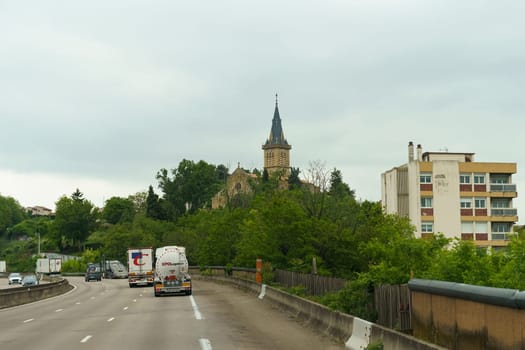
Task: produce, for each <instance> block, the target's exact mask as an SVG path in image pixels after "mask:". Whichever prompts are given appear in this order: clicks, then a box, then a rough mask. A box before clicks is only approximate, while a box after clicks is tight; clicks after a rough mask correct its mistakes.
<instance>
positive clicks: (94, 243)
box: [0, 160, 525, 319]
mask: <svg viewBox="0 0 525 350" xmlns="http://www.w3.org/2000/svg"><path fill="white" fill-rule="evenodd" d="M247 171H248V170H247ZM248 172H250V173H252V174H253V175H254V176H252V177H250V179H251V180H250V181H251V182H250V184H251V188H252V189H253V191H251V192H249V193H237V194H236V195H234V196H232V198H226V199H227V200H226V203H225V206H224V207H222V208H218V209H211V199H212V197H213V196H215V195H216V194H217V193H218V192H219V191H221V190H222V189H224V187H225V184H226V180H227V174H228V169H227V168H226V167H225V166H223V165H218V166H216V165H213V164H209V163H206V162H204V161H202V160H201V161H199V162H194V161H190V160H182V161H181V162H180V163H179V165H178V167H177V168H174V169H171V170H169V171H168V170H166V169H161V170H159V171H158V173H157V177H156V178H157V180H158V184H157V189H158V191H159V192H158V193H156V192H155V190H154V188H153V186H149V189H148V191H147V192H144V193H137V194H134V195H130V196H128V197H127V198H121V197H112V198H110V199H108V200H107V201H106V202H105V205H104V207H103V208H96V207H95V206H94V205H93V204H92V203H91V202H90V201H89V200H88V199H86V198H84V196H83V194H82V192H81V191H80V190H79V189H77V190H76V191H75V192H73V193H72V194H71V195H70V196H69V197H66V196H64V197H61V198H60V199H59V200H58V201H57V203H56V213H55V216H54V217H53V218H37V217H30V216H29V215H28V214H27V213H26V212H25V211H24V209H23V208H21V207H20V205H19V204H18V203H17V202H16V200H14V199H13V198H9V197H2V196H0V249H1V250H0V260H8V266H9V265H11V266H20V268H27V269H30V270H31V269H33V267H31V264H32V263H33V262H32V260H31V259H34V253H35V249H36V246H35V245H36V241H35V239H36V234H37V233H38V234H39V235H40V237H41V249H42V251H56V252H62V253H70V254H74V255H79V256H82V257H84V260H86V261H84V262H87V260H88V259H89V260H95V261H96V260H99V259H102V257H106V258H110V259H118V260H121V261H125V260H126V249H127V248H128V247H139V246H140V247H143V246H152V247H157V246H163V245H182V246H185V247H186V249H187V255H188V259H189V262H190V264H191V265H198V266H210V265H221V266H237V267H254V264H255V260H256V259H257V258H260V259H263V261H265V262H267V264H268V265H269V266H271V267H273V268H280V269H286V270H292V271H299V272H310V271H311V267H312V261H313V260H314V259H315V261H316V265H317V273H318V274H322V275H330V276H335V277H341V278H345V279H348V280H350V281H353V283H351V284H349V286H348V288H346V289H345V290H343V291H341V292H340V293H338V294H337V295H335V296H327V299H326V300H325V301H324V302H325V303H327V304H329V305H331V306H332V307H334V308H337V309H341V310H343V311H347V312H351V313H353V314H354V315H357V316H361V317H365V318H369V319H370V318H372V316H371V315H369V314H367V312H369V311H367V310H365V309H363V305H366V300H367V298H369V294H367V291H370V289H372V288H373V286H375V285H378V284H385V283H386V284H400V283H406V282H407V281H408V280H409V279H410V278H414V277H416V278H427V279H437V280H445V281H452V282H461V283H469V284H475V285H484V286H494V287H503V288H516V289H525V279H524V278H523V277H524V275H525V263H524V261H525V259H524V257H525V240H524V239H523V237H522V235H521V234H517V235H516V237H514V238H513V239H512V240H511V242H510V243H509V246H508V247H507V248H506V249H504V250H501V251H497V252H496V251H493V252H491V253H489V252H487V250H484V249H480V248H477V247H476V246H474V244H473V242H471V241H461V240H452V239H448V238H445V237H444V236H443V235H441V234H439V233H438V234H435V235H433V236H432V237H431V238H428V239H420V238H415V237H414V227H413V226H412V225H411V224H410V222H409V221H408V219H406V218H402V217H398V216H396V215H388V214H386V213H385V212H384V210H383V209H382V207H381V204H380V203H379V202H371V201H367V200H363V201H361V200H357V199H356V196H355V191H354V190H352V189H351V188H350V186H349V185H348V184H346V183H344V182H343V178H342V174H341V172H340V171H339V170H337V169H332V170H331V171H327V170H326V169H325V168H324V165H323V164H322V163H320V162H313V163H311V164H310V168H309V169H307V170H306V172H305V176H304V177H305V179H304V180H301V179H300V177H299V175H300V174H301V171H300V170H299V169H296V168H292V169H291V170H290V175H289V176H287V177H285V176H284V174H283V173H278V172H277V173H272V174H268V173H267V172H266V171H264V170H263V171H258V170H257V169H255V170H252V171H248ZM24 252H31V253H24ZM17 264H18V265H17ZM65 267H66V268H67V265H66V266H65Z"/></svg>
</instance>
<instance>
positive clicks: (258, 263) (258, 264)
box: [255, 259, 262, 284]
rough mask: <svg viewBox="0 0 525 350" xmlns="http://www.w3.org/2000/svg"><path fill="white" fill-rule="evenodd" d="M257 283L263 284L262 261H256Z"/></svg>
mask: <svg viewBox="0 0 525 350" xmlns="http://www.w3.org/2000/svg"><path fill="white" fill-rule="evenodd" d="M255 282H257V283H258V284H261V283H262V260H261V259H257V260H255Z"/></svg>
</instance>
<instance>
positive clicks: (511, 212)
mask: <svg viewBox="0 0 525 350" xmlns="http://www.w3.org/2000/svg"><path fill="white" fill-rule="evenodd" d="M490 215H491V216H518V209H516V208H498V209H491V210H490Z"/></svg>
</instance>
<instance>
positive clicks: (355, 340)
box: [192, 271, 446, 350]
mask: <svg viewBox="0 0 525 350" xmlns="http://www.w3.org/2000/svg"><path fill="white" fill-rule="evenodd" d="M192 277H193V278H194V279H204V280H211V281H214V282H219V283H226V284H230V285H233V286H235V287H238V288H240V289H243V290H245V291H248V292H250V293H253V294H254V295H256V296H257V298H258V299H260V300H261V301H262V302H264V303H268V304H270V305H271V306H274V307H277V308H278V309H280V310H283V311H285V312H286V313H288V314H290V315H292V316H294V317H296V318H297V319H299V320H301V321H302V322H303V323H304V324H306V325H307V326H309V327H311V328H312V329H315V330H316V331H318V332H321V333H323V334H325V335H328V336H330V337H333V338H335V339H337V340H338V341H340V342H342V343H344V344H345V348H346V349H350V350H357V349H366V348H367V346H368V345H370V344H382V349H385V350H386V349H388V350H410V349H414V350H444V349H446V348H443V347H440V346H438V345H435V344H431V343H427V342H425V341H423V340H420V339H417V338H415V337H412V336H410V335H407V334H404V333H401V332H397V331H395V330H392V329H389V328H386V327H383V326H380V325H377V324H375V323H371V322H368V321H365V320H361V319H360V318H357V317H354V316H351V315H348V314H345V313H342V312H339V311H334V310H331V309H329V308H327V307H326V306H324V305H321V304H318V303H315V302H313V301H310V300H307V299H304V298H301V297H298V296H296V295H292V294H290V293H287V292H285V291H282V290H280V289H277V288H274V287H271V286H268V285H265V284H258V283H256V282H254V281H249V280H243V279H237V278H232V277H227V276H224V277H223V276H217V275H212V276H206V275H200V274H198V273H196V271H193V274H192ZM378 346H380V345H378Z"/></svg>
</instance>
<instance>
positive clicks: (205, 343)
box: [199, 338, 212, 350]
mask: <svg viewBox="0 0 525 350" xmlns="http://www.w3.org/2000/svg"><path fill="white" fill-rule="evenodd" d="M199 344H200V346H201V349H202V350H212V348H211V343H210V341H209V340H208V339H205V338H200V339H199Z"/></svg>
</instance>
